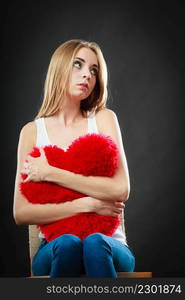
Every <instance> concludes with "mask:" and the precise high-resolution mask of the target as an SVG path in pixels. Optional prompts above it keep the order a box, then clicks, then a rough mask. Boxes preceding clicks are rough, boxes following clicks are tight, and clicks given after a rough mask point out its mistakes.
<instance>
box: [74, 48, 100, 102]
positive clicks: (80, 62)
mask: <svg viewBox="0 0 185 300" xmlns="http://www.w3.org/2000/svg"><path fill="white" fill-rule="evenodd" d="M97 76H98V60H97V57H96V54H95V53H94V52H93V51H92V50H91V49H89V48H85V47H83V48H81V49H80V50H79V51H78V52H77V53H76V56H75V58H74V61H73V67H72V74H71V80H70V84H69V94H70V96H72V97H77V98H78V99H79V100H83V99H85V98H87V97H88V96H89V95H90V94H91V92H92V91H93V89H94V87H95V84H96V80H97Z"/></svg>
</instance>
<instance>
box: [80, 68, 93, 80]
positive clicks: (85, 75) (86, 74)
mask: <svg viewBox="0 0 185 300" xmlns="http://www.w3.org/2000/svg"><path fill="white" fill-rule="evenodd" d="M91 75H92V74H91V72H90V71H89V69H88V68H85V69H84V70H83V73H82V76H83V78H87V79H90V78H91Z"/></svg>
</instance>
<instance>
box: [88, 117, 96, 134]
mask: <svg viewBox="0 0 185 300" xmlns="http://www.w3.org/2000/svg"><path fill="white" fill-rule="evenodd" d="M88 133H98V127H97V124H96V115H95V112H93V113H89V115H88Z"/></svg>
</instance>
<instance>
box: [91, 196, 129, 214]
mask: <svg viewBox="0 0 185 300" xmlns="http://www.w3.org/2000/svg"><path fill="white" fill-rule="evenodd" d="M91 201H92V202H93V206H94V208H93V211H94V212H96V213H97V214H99V215H104V216H112V217H121V215H122V211H123V209H124V208H125V204H124V203H123V201H122V200H120V201H119V200H115V201H104V200H99V199H95V198H92V197H91Z"/></svg>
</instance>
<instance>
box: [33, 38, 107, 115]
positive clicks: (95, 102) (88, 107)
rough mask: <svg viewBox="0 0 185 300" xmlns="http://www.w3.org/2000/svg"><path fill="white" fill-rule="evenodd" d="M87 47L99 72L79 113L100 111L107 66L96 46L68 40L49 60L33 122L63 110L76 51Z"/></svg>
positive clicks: (104, 97) (104, 89)
mask: <svg viewBox="0 0 185 300" xmlns="http://www.w3.org/2000/svg"><path fill="white" fill-rule="evenodd" d="M82 47H86V48H89V49H91V50H92V51H94V53H95V54H96V56H97V60H98V65H99V71H98V75H97V80H96V85H95V87H94V89H93V91H92V93H91V94H90V95H89V97H88V98H86V99H83V100H81V103H80V110H81V112H82V115H83V116H87V112H88V111H99V110H101V109H102V108H103V107H105V105H106V102H107V96H108V92H107V80H108V78H107V77H108V74H107V65H106V62H105V59H104V56H103V54H102V51H101V49H100V47H99V45H98V44H97V43H95V42H88V41H84V40H80V39H74V40H69V41H66V42H65V43H63V44H62V45H60V46H59V47H58V48H57V49H56V50H55V52H54V53H53V55H52V57H51V61H50V64H49V67H48V71H47V75H46V80H45V85H44V97H43V102H42V105H41V107H40V109H39V112H38V114H37V116H36V117H35V119H38V118H41V117H48V116H52V115H54V114H55V113H57V112H58V111H59V109H60V108H61V106H62V99H64V96H65V95H66V91H67V87H68V86H69V80H70V75H71V72H72V66H73V60H74V57H75V55H76V53H77V52H78V50H79V49H81V48H82Z"/></svg>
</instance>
